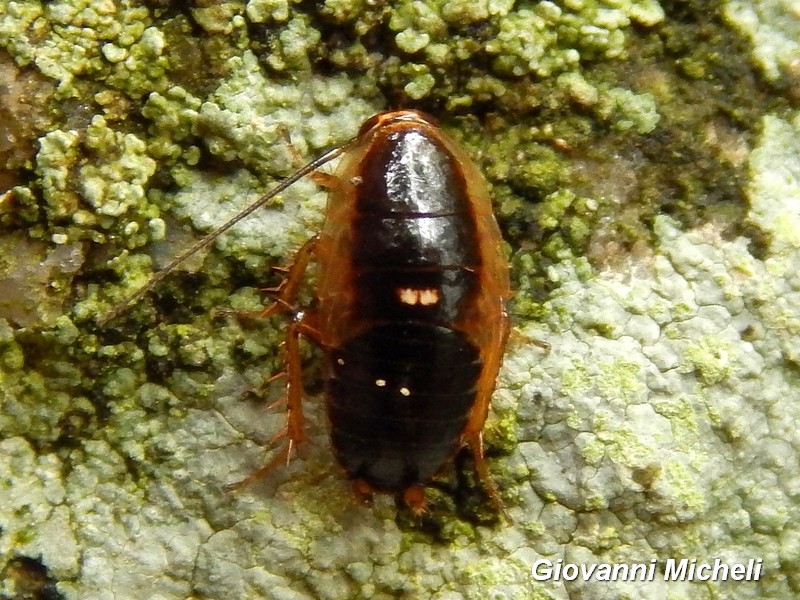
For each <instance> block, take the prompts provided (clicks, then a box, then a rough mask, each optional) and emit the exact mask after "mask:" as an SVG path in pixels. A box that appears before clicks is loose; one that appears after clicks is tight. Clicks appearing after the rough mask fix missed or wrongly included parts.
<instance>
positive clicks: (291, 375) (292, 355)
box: [225, 237, 320, 490]
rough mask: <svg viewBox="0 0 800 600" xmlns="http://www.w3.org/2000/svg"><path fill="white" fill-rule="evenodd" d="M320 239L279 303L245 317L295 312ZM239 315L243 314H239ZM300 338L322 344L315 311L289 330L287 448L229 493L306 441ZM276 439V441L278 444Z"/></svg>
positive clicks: (306, 249)
mask: <svg viewBox="0 0 800 600" xmlns="http://www.w3.org/2000/svg"><path fill="white" fill-rule="evenodd" d="M316 243H317V238H316V237H313V238H311V239H310V240H308V241H307V242H306V243H305V244H303V246H302V248H300V250H299V251H298V253H297V256H296V257H295V260H294V263H293V264H292V266H291V267H290V268H289V273H288V275H287V276H286V279H284V281H283V283H282V284H281V285H280V287H279V289H278V297H277V299H276V301H275V302H274V303H273V304H271V305H269V306H267V307H266V308H265V309H264V310H261V311H250V312H248V313H245V316H252V317H269V316H271V315H273V314H279V313H282V312H289V311H294V310H295V309H294V302H295V301H296V300H297V293H298V290H299V289H300V285H301V283H302V280H303V275H304V273H305V270H306V268H307V267H308V263H309V261H310V260H311V257H312V256H313V253H314V248H315V246H316ZM236 314H237V315H239V314H240V313H236ZM300 336H305V337H306V338H308V339H310V340H311V341H313V342H315V343H318V344H319V343H320V335H319V332H318V330H317V328H316V316H315V313H314V312H313V311H305V312H302V313H298V314H297V316H296V318H295V320H293V321H292V322H291V323H290V324H289V325H288V327H287V328H286V337H285V352H286V380H287V382H286V402H287V408H286V427H285V428H284V429H282V430H281V432H279V434H278V435H277V436H276V437H275V438H274V439H278V438H281V437H284V436H285V437H286V438H287V441H286V444H284V445H283V446H282V448H281V449H280V450H279V451H278V452H277V454H276V455H275V456H274V457H273V458H272V460H270V461H269V462H268V463H267V464H266V465H264V466H263V467H261V468H260V469H257V470H255V471H253V472H252V473H251V474H250V475H248V476H247V477H245V478H244V479H242V480H241V481H237V482H235V483H231V484H228V485H226V486H225V489H227V490H233V489H238V488H241V487H244V486H247V485H249V484H251V483H253V482H254V481H256V480H258V479H261V478H262V477H264V476H266V475H267V474H269V473H270V472H271V471H272V470H273V469H274V468H275V467H277V466H278V465H280V464H282V463H284V464H285V463H288V462H289V460H290V459H291V457H292V453H293V451H294V449H295V446H296V445H297V444H298V443H300V442H301V441H303V440H304V439H305V433H304V431H303V371H302V364H301V360H300ZM274 439H273V441H274Z"/></svg>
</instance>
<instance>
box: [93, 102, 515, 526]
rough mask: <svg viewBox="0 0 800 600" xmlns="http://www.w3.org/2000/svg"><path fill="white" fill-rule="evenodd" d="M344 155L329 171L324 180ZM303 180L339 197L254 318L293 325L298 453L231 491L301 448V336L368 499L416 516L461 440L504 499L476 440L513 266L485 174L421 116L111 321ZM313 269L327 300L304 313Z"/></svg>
mask: <svg viewBox="0 0 800 600" xmlns="http://www.w3.org/2000/svg"><path fill="white" fill-rule="evenodd" d="M338 155H343V158H342V162H341V165H340V167H339V169H338V172H337V174H336V175H335V176H331V175H326V174H324V173H321V172H319V171H317V170H316V169H317V168H318V167H319V166H320V165H322V164H324V163H325V162H327V161H328V160H330V159H331V158H333V157H334V156H338ZM308 174H310V175H311V176H312V177H313V178H314V179H315V180H316V181H317V182H318V183H319V184H320V185H323V186H325V187H328V188H330V195H329V200H328V207H327V210H326V215H325V225H324V228H323V230H322V232H321V233H320V234H319V235H317V236H315V237H314V238H312V239H311V240H309V241H308V242H307V243H306V244H305V245H304V246H303V247H302V248H301V249H300V251H299V252H298V254H297V257H296V258H295V262H294V264H293V265H292V267H291V268H290V270H289V274H288V276H287V277H286V279H285V280H284V282H283V284H282V285H281V286H280V288H279V289H278V299H277V301H276V302H275V303H274V304H272V305H271V306H269V307H267V308H265V309H264V310H263V311H259V312H258V313H256V315H255V316H262V317H266V316H269V315H273V314H277V313H285V312H291V313H294V316H295V318H294V319H293V320H292V322H291V323H290V324H289V326H288V327H287V332H286V374H287V379H288V383H287V401H288V410H287V414H288V423H287V427H286V429H285V431H284V432H282V433H283V434H284V435H285V436H286V437H287V438H288V443H287V444H285V445H284V447H283V449H282V451H280V452H279V453H278V454H277V455H276V456H275V457H274V458H273V460H272V461H271V462H270V463H269V464H267V465H266V466H265V467H263V468H261V469H259V470H258V471H256V472H254V473H252V474H251V475H250V476H248V477H247V478H246V479H244V480H243V481H241V482H239V483H237V484H233V485H231V486H229V487H232V488H233V487H239V486H241V485H244V484H247V483H249V482H251V481H253V480H255V479H257V478H259V477H261V476H263V475H264V474H266V473H267V472H269V471H270V470H272V468H273V467H275V466H276V465H278V464H280V463H281V462H283V461H286V460H288V459H289V457H290V456H291V453H292V449H293V447H294V446H295V445H296V444H297V443H298V442H300V441H302V440H303V439H304V433H303V416H302V372H301V363H300V352H299V345H298V344H299V338H300V336H303V337H306V338H307V339H310V340H311V341H313V342H315V343H316V344H318V345H319V346H320V347H321V348H322V349H323V350H324V352H325V354H326V357H327V362H328V368H327V384H326V396H327V410H328V415H329V418H330V426H331V439H332V442H333V447H334V449H335V452H336V456H337V459H338V461H339V462H340V464H341V465H342V466H343V467H344V469H345V470H346V471H347V473H348V475H349V476H350V478H351V479H353V480H354V488H355V490H356V491H357V492H358V493H359V494H360V495H362V496H364V497H368V496H369V495H370V494H371V493H372V492H373V491H379V492H389V493H398V494H401V495H402V496H403V498H404V500H405V502H406V504H407V505H408V506H409V507H411V508H412V509H413V510H416V511H421V510H422V509H423V508H424V503H425V500H424V492H423V486H424V484H425V483H426V482H428V481H429V480H430V479H431V477H433V476H434V475H435V474H436V473H437V472H438V471H439V470H440V469H441V468H442V467H443V466H444V465H446V464H447V463H448V461H449V460H451V459H452V458H453V456H454V455H455V454H456V453H457V452H458V451H459V450H460V449H461V448H462V447H464V446H467V447H468V448H469V449H470V451H471V452H472V454H473V456H474V458H475V464H476V468H477V471H478V474H479V476H480V478H481V480H482V481H483V483H484V484H485V485H486V486H487V488H488V490H489V492H490V493H491V494H492V496H493V498H494V499H495V500H497V495H496V493H495V491H494V488H493V486H492V485H491V482H490V481H489V477H488V473H487V470H486V465H485V462H484V459H483V443H482V435H481V431H482V429H483V425H484V423H485V421H486V416H487V413H488V410H489V402H490V399H491V395H492V391H493V390H494V385H495V380H496V378H497V373H498V370H499V369H500V363H501V361H502V355H503V350H504V347H505V343H506V338H507V337H508V318H507V315H506V310H505V303H506V300H507V299H508V297H509V296H510V289H509V280H508V264H507V262H506V260H505V258H504V256H503V252H502V239H501V237H500V231H499V229H498V227H497V223H496V221H495V219H494V215H493V214H492V206H491V201H490V199H489V196H488V193H487V191H486V186H485V184H484V182H483V178H482V177H481V175H480V173H479V172H478V170H477V168H476V167H475V165H474V164H473V163H472V161H471V160H470V159H469V157H468V156H467V155H466V154H465V153H464V152H463V151H462V150H461V149H460V148H459V147H458V146H457V145H456V144H455V142H453V141H452V140H451V139H450V138H449V137H448V136H446V135H445V134H444V133H443V132H442V131H441V129H440V128H439V127H438V125H437V124H436V122H435V121H434V120H433V119H432V118H431V117H429V116H427V115H424V114H423V113H420V112H417V111H412V110H401V111H394V112H386V113H381V114H378V115H376V116H374V117H372V118H371V119H369V120H368V121H367V122H366V123H364V125H363V126H362V127H361V130H360V131H359V133H358V135H357V136H356V138H355V139H354V140H353V141H351V142H350V143H348V144H347V145H345V146H343V147H341V148H338V149H334V150H333V151H331V152H329V153H327V154H325V155H323V156H322V157H320V158H318V159H316V160H314V161H312V162H311V163H309V164H308V165H306V166H305V167H303V168H302V169H300V170H298V171H297V173H295V174H294V175H293V176H291V177H290V178H288V179H287V180H285V181H284V182H282V183H281V184H279V185H278V186H277V187H276V188H275V189H273V190H272V191H271V192H269V193H268V194H266V195H265V196H263V197H262V198H261V199H259V200H258V201H257V202H255V203H254V204H253V205H251V206H249V207H248V208H247V209H245V210H244V211H242V212H241V213H239V214H238V215H237V216H236V217H234V218H233V219H231V220H230V221H229V222H227V223H226V224H224V225H222V226H221V227H219V228H218V229H217V230H216V231H214V232H212V233H211V234H209V235H208V236H206V237H205V238H203V239H202V240H200V241H199V242H198V243H197V244H195V246H193V247H192V248H190V249H188V250H187V251H186V252H184V253H183V254H182V255H180V256H178V257H177V258H176V259H175V260H174V261H173V262H172V263H171V264H170V265H169V266H168V267H166V268H165V269H164V270H163V271H161V272H159V273H158V274H157V275H156V276H155V277H154V278H153V279H152V280H151V281H150V282H149V284H148V285H147V286H145V287H144V288H142V289H141V290H139V291H138V292H137V293H136V294H134V295H132V296H131V297H130V298H128V299H127V300H126V301H125V302H123V303H121V304H120V305H119V306H118V307H117V308H116V309H115V310H113V311H112V312H111V313H110V314H109V315H108V316H107V317H106V318H105V319H104V320H103V322H108V321H109V320H110V319H112V318H114V317H115V316H117V315H118V314H120V313H121V312H122V311H123V310H124V309H125V308H126V307H127V306H129V305H130V304H132V303H133V302H135V301H136V300H138V299H139V298H141V297H142V296H143V295H144V294H145V293H146V291H147V290H148V289H150V288H152V287H153V286H154V285H155V284H156V283H158V282H159V281H160V280H161V279H163V278H164V276H165V275H166V274H167V273H169V272H170V271H171V270H172V269H174V268H175V266H176V265H178V264H179V263H180V262H182V261H183V260H185V259H186V258H187V257H188V256H190V255H192V254H193V253H195V252H197V251H198V250H199V249H201V248H203V247H205V246H207V245H208V244H210V243H211V242H212V241H213V240H214V239H216V238H217V237H218V236H219V235H221V234H222V233H223V232H224V231H226V230H227V229H229V228H230V227H231V226H232V225H234V224H235V223H237V222H238V221H240V220H241V219H243V218H245V217H246V216H247V215H249V214H251V213H252V212H253V211H255V210H256V209H257V208H259V207H260V206H263V205H264V204H266V202H268V201H269V200H270V199H271V198H272V197H274V195H275V194H277V193H278V192H280V191H281V190H283V189H286V187H288V186H289V185H291V184H292V183H293V182H295V181H297V180H298V179H299V178H300V177H302V176H304V175H308ZM312 260H313V261H315V262H316V265H317V269H318V289H317V294H316V297H317V303H316V305H315V306H314V308H313V309H309V310H304V311H302V312H297V311H296V310H295V308H294V304H295V302H296V300H297V293H298V290H299V288H300V285H301V283H302V280H303V275H304V272H305V270H306V267H307V266H308V264H309V262H311V261H312ZM251 316H253V315H251Z"/></svg>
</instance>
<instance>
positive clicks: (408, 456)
mask: <svg viewBox="0 0 800 600" xmlns="http://www.w3.org/2000/svg"><path fill="white" fill-rule="evenodd" d="M331 359H332V360H331V362H332V376H331V378H330V380H329V384H328V410H329V415H330V420H331V438H332V441H333V446H334V448H335V449H336V453H337V455H338V458H339V461H340V462H341V464H342V466H344V467H345V469H346V470H347V471H348V472H349V473H350V474H351V476H353V477H355V478H358V479H361V480H364V481H366V482H367V483H369V484H370V485H371V486H372V487H374V488H375V489H380V490H387V491H397V490H402V489H404V488H406V487H408V486H409V485H412V484H415V483H419V482H423V481H426V480H427V479H429V478H430V477H431V476H432V475H434V474H435V473H436V472H437V471H438V470H439V468H440V467H441V465H442V464H443V463H444V462H445V461H447V459H448V458H449V457H450V456H452V455H453V454H454V453H455V451H456V450H458V447H459V444H460V440H459V436H460V434H461V432H462V430H463V429H464V425H465V424H466V421H467V418H468V415H469V411H470V408H471V407H472V404H473V403H474V401H475V393H476V388H475V384H476V382H477V379H478V375H479V374H480V369H481V366H480V361H479V354H478V351H477V348H475V347H474V346H473V345H472V344H471V343H470V342H469V341H468V340H467V339H466V338H465V337H464V336H463V335H462V334H460V333H458V332H456V331H453V330H452V329H448V328H446V327H441V326H437V325H431V324H424V323H415V322H404V321H399V322H395V323H385V324H382V325H379V326H376V327H373V328H371V329H369V330H368V331H366V332H365V333H363V334H362V335H359V336H358V337H356V338H354V339H353V340H351V341H349V342H348V343H347V344H345V345H344V346H342V347H341V348H338V349H337V350H335V351H334V352H333V354H332V356H331Z"/></svg>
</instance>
